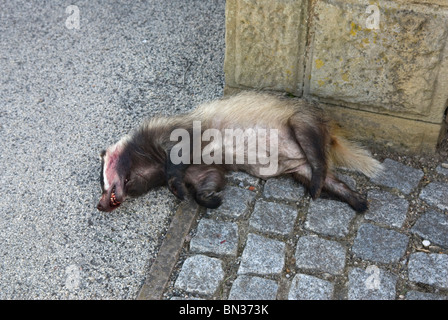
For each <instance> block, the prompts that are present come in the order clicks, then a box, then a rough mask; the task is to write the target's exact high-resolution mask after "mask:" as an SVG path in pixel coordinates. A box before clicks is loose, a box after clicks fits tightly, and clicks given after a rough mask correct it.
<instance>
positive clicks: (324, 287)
mask: <svg viewBox="0 0 448 320" xmlns="http://www.w3.org/2000/svg"><path fill="white" fill-rule="evenodd" d="M333 291H334V285H333V284H332V283H331V282H330V281H326V280H322V279H319V278H317V277H313V276H310V275H307V274H297V275H296V276H295V277H294V279H293V280H292V284H291V288H290V289H289V295H288V299H289V300H330V299H331V298H332V295H333Z"/></svg>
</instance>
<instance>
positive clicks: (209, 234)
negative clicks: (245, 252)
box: [190, 219, 238, 256]
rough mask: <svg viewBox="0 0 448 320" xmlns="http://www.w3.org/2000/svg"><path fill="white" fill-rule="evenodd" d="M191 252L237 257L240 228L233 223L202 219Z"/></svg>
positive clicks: (191, 244) (191, 243)
mask: <svg viewBox="0 0 448 320" xmlns="http://www.w3.org/2000/svg"><path fill="white" fill-rule="evenodd" d="M190 250H191V251H192V252H198V253H212V254H215V255H218V256H219V255H225V256H236V254H237V250H238V226H237V224H236V223H233V222H221V221H214V220H212V219H202V220H201V221H200V222H199V225H198V231H197V234H196V236H195V237H193V238H192V239H191V241H190Z"/></svg>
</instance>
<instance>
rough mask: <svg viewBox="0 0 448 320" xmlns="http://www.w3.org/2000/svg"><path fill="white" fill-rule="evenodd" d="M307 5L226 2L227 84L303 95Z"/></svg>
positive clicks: (298, 1) (291, 0)
mask: <svg viewBox="0 0 448 320" xmlns="http://www.w3.org/2000/svg"><path fill="white" fill-rule="evenodd" d="M307 3H308V1H305V0H287V1H285V0H281V1H279V0H272V1H257V0H228V1H227V2H226V57H225V62H224V69H225V75H226V85H227V86H230V87H250V88H258V89H261V88H263V89H274V90H282V91H289V92H291V93H294V94H297V95H301V93H302V86H303V70H304V69H303V60H304V56H305V54H304V53H305V43H306V40H305V37H306V33H307V24H306V17H305V14H306V12H307Z"/></svg>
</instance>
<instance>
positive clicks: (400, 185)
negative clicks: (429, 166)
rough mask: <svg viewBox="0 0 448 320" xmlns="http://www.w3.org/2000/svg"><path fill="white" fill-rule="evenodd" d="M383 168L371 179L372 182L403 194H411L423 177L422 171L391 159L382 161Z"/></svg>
mask: <svg viewBox="0 0 448 320" xmlns="http://www.w3.org/2000/svg"><path fill="white" fill-rule="evenodd" d="M383 166H384V170H383V172H382V173H381V174H379V175H378V176H377V177H375V178H373V179H372V181H373V182H374V183H376V184H379V185H382V186H386V187H390V188H396V189H398V190H400V191H401V192H403V193H404V194H409V193H411V191H412V190H414V189H415V188H416V187H417V185H418V183H419V182H420V180H421V179H422V177H423V171H422V170H420V169H415V168H412V167H409V166H407V165H404V164H402V163H400V162H397V161H394V160H391V159H386V160H384V162H383Z"/></svg>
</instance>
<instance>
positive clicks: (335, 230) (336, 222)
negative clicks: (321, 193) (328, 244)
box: [305, 199, 356, 237]
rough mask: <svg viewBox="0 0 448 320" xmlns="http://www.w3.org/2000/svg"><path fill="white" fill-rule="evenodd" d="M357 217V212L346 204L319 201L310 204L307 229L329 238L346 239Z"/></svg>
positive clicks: (324, 200) (333, 201) (325, 200)
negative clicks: (353, 220)
mask: <svg viewBox="0 0 448 320" xmlns="http://www.w3.org/2000/svg"><path fill="white" fill-rule="evenodd" d="M355 216H356V213H355V211H354V210H353V209H352V208H350V206H349V205H348V204H346V203H344V202H340V201H335V200H327V199H317V200H315V201H313V202H311V204H310V208H309V211H308V216H307V219H306V222H305V228H307V229H308V230H311V231H314V232H317V233H320V234H324V235H328V236H335V237H344V236H346V235H347V233H348V232H349V226H350V222H351V221H352V219H353V218H354V217H355Z"/></svg>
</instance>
